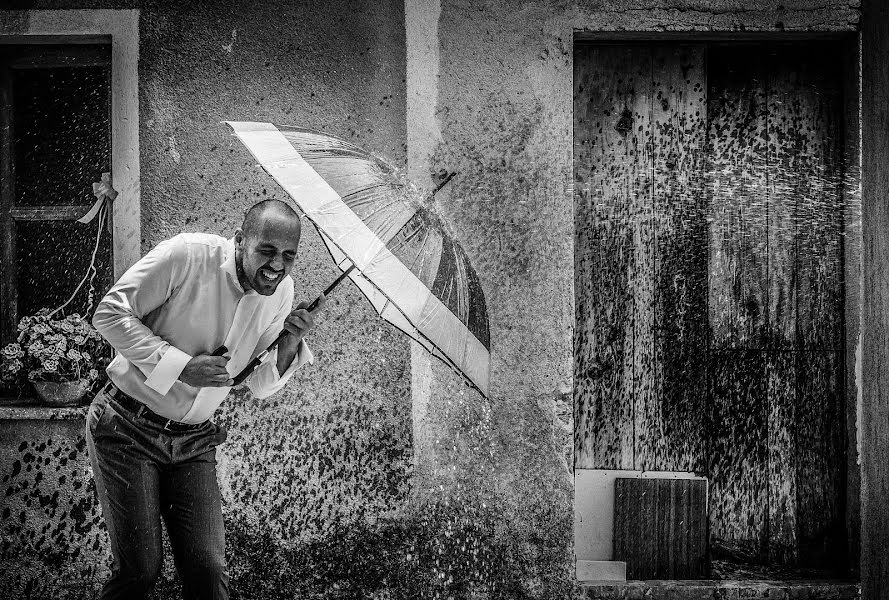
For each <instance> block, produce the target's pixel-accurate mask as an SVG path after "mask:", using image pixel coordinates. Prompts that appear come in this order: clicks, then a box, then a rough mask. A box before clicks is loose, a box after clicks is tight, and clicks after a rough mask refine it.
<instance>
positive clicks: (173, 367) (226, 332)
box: [93, 233, 314, 423]
mask: <svg viewBox="0 0 889 600" xmlns="http://www.w3.org/2000/svg"><path fill="white" fill-rule="evenodd" d="M234 248H235V243H234V240H233V239H225V238H223V237H220V236H218V235H210V234H201V233H183V234H180V235H177V236H176V237H173V238H171V239H169V240H166V241H163V242H161V243H160V244H158V245H157V247H155V248H154V249H153V250H151V252H149V253H148V254H146V255H145V256H144V257H143V258H142V259H141V260H139V262H137V263H136V264H135V265H133V266H132V267H130V269H129V270H127V272H126V273H124V275H123V277H121V278H120V280H119V281H118V282H117V283H116V284H115V285H114V287H112V288H111V290H110V291H109V292H108V294H107V295H106V296H105V298H104V299H102V301H101V302H100V303H99V306H98V308H97V309H96V314H95V316H94V317H93V325H95V327H96V329H97V330H98V331H99V333H101V334H102V335H103V336H104V337H105V339H107V340H108V342H109V343H110V344H111V345H112V346H113V347H114V348H115V349H116V350H117V356H116V357H115V358H114V360H113V361H111V364H110V365H108V368H107V369H106V371H107V373H108V376H109V377H110V378H111V381H113V382H114V384H115V385H116V386H117V387H118V388H120V389H121V391H123V392H124V393H126V394H129V395H130V396H132V397H133V398H135V399H137V400H139V401H141V402H143V403H144V404H145V405H146V406H148V408H149V409H151V410H152V411H154V412H156V413H157V414H159V415H161V416H164V417H166V418H168V419H174V420H176V421H180V422H183V423H201V422H203V421H206V420H207V419H209V418H210V417H211V416H212V415H213V412H214V411H215V410H216V409H217V408H218V407H219V405H220V404H221V403H222V401H223V400H224V399H225V397H226V396H227V395H228V392H229V390H230V389H231V388H228V387H221V388H214V387H208V388H195V387H192V386H190V385H188V384H186V383H183V382H181V381H179V375H180V374H181V373H182V370H183V369H184V368H185V365H186V364H187V363H188V361H190V360H191V359H192V357H194V356H197V355H199V354H209V353H211V352H213V351H214V350H215V349H216V348H218V347H219V346H220V345H222V344H223V343H224V344H225V346H226V347H227V348H228V350H229V354H228V355H229V356H231V359H230V360H229V362H228V365H227V368H228V372H229V373H230V374H231V375H232V376H234V375H236V374H237V373H238V372H239V371H240V370H241V369H242V368H243V367H244V366H246V365H247V363H249V362H250V361H251V360H252V359H253V358H254V357H255V356H257V355H258V354H259V353H261V352H262V351H263V350H264V349H265V348H266V347H267V346H268V345H269V344H270V343H271V342H272V340H274V339H275V338H276V337H277V336H278V334H279V333H281V330H282V329H283V327H284V321H285V319H286V318H287V315H288V314H290V311H291V310H292V305H293V280H292V279H291V278H290V277H284V279H282V280H281V283H280V284H278V288H277V289H276V290H275V293H274V294H273V295H271V296H262V295H260V294H257V293H256V292H255V291H254V290H247V291H246V292H245V291H244V289H243V288H242V287H241V284H240V283H239V282H238V275H237V271H236V269H235V251H234ZM313 360H314V358H313V356H312V352H311V351H310V350H309V348H308V346H307V345H306V344H305V342H302V343H300V345H299V349H298V351H297V355H296V358H294V360H293V362H292V363H291V365H290V366H289V367H288V368H287V370H286V371H284V373H281V374H279V373H278V367H277V361H278V352H277V348H275V349H274V350H273V351H272V352H270V353H269V354H268V356H266V358H265V359H264V360H263V361H262V363H261V364H260V365H259V366H258V367H257V368H256V370H255V371H254V372H253V373H252V374H251V375H250V377H248V378H247V380H246V381H245V383H246V384H247V385H248V386H249V388H250V390H251V391H252V392H253V394H254V395H255V396H257V397H258V398H265V397H266V396H269V395H271V394H273V393H275V392H276V391H278V390H279V389H281V388H282V387H283V386H284V384H285V383H286V382H287V380H288V379H290V377H291V375H293V373H294V372H295V371H296V369H298V368H299V367H300V366H301V365H303V364H305V363H307V362H309V363H311V362H313Z"/></svg>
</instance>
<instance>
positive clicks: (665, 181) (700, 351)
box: [637, 45, 709, 472]
mask: <svg viewBox="0 0 889 600" xmlns="http://www.w3.org/2000/svg"><path fill="white" fill-rule="evenodd" d="M653 52H654V56H653V69H652V73H653V79H654V82H653V83H654V88H653V91H652V98H653V104H652V155H653V160H654V212H655V238H656V253H655V258H656V265H655V270H656V276H657V287H656V293H655V321H656V340H655V343H656V346H655V358H654V364H655V369H654V373H655V375H656V376H657V380H656V383H655V386H654V389H655V392H656V397H655V398H654V399H653V400H654V402H655V403H656V405H657V406H658V408H659V411H654V410H649V413H648V414H649V417H648V419H647V422H649V423H651V422H654V421H655V420H657V421H660V423H661V425H660V427H659V428H657V429H655V428H654V427H649V428H643V431H648V432H651V433H653V432H655V431H657V432H658V433H659V434H661V435H662V436H663V441H662V442H660V443H655V442H654V441H646V437H648V438H650V437H651V433H649V434H648V435H647V436H646V435H645V434H643V435H642V436H640V437H641V439H640V446H641V447H642V448H645V449H649V448H651V449H655V448H656V449H657V450H658V452H657V454H656V455H655V454H654V453H653V452H651V454H652V456H651V458H649V459H647V460H645V459H643V460H642V461H641V465H642V467H643V468H645V467H646V465H647V466H648V468H653V469H657V470H662V471H693V472H703V470H704V468H705V460H704V449H703V446H702V439H703V438H702V432H701V428H702V426H703V424H702V415H703V412H704V408H705V406H706V404H707V398H706V396H707V370H706V368H705V367H706V351H707V338H708V335H709V332H708V330H707V202H706V196H705V194H704V177H703V174H704V168H705V162H706V159H705V145H706V138H707V120H706V118H707V103H706V102H707V83H706V73H705V58H706V52H705V48H704V46H703V45H682V46H672V47H671V46H666V47H656V48H655V49H654V51H653ZM637 431H638V428H637Z"/></svg>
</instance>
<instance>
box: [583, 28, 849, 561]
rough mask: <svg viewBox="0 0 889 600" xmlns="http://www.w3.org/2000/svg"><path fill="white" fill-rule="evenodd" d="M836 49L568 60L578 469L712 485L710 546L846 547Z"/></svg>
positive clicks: (594, 48)
mask: <svg viewBox="0 0 889 600" xmlns="http://www.w3.org/2000/svg"><path fill="white" fill-rule="evenodd" d="M841 55H842V53H841V52H839V51H837V49H836V48H835V47H833V46H832V45H830V44H820V45H811V44H806V45H799V44H797V45H794V46H790V45H768V46H765V45H757V46H739V45H733V46H727V45H722V46H721V45H715V44H707V45H705V44H698V45H675V44H674V45H657V46H653V45H645V46H643V45H623V46H604V45H586V46H577V48H576V51H575V90H574V91H575V130H574V139H575V148H574V149H575V185H576V192H577V193H576V221H575V222H576V240H575V265H576V274H575V290H576V292H575V294H576V311H577V312H576V330H575V412H576V416H577V418H576V421H575V464H576V467H577V468H595V469H615V468H623V469H642V470H664V471H695V472H699V473H703V474H705V475H707V476H708V478H709V480H710V498H709V510H710V528H711V541H712V543H713V546H714V550H715V551H716V553H717V555H719V552H723V553H726V554H729V555H734V556H736V557H743V558H748V559H752V560H754V561H761V562H769V563H772V564H782V565H783V564H803V565H812V566H815V565H822V564H824V563H827V562H830V561H832V560H834V559H835V558H836V557H835V554H836V552H838V551H839V552H841V553H843V554H844V552H843V551H842V550H838V549H843V548H844V544H843V540H842V535H843V514H844V506H843V497H844V485H843V482H844V480H845V475H844V471H843V465H844V460H843V450H842V449H843V443H844V442H843V431H844V416H843V415H844V412H845V411H844V404H843V403H844V400H843V383H842V369H843V367H842V365H843V364H844V360H843V339H842V336H843V296H844V289H843V281H842V250H843V249H842V230H843V201H842V197H841V189H842V186H841V178H842V165H841V160H840V157H841V152H840V150H841V140H842V131H841V115H842V114H843V111H842V97H841V94H840V91H839V90H841V89H842V87H841V85H840V83H841V79H840V77H841V72H840V67H839V57H840V56H841Z"/></svg>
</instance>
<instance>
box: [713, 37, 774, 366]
mask: <svg viewBox="0 0 889 600" xmlns="http://www.w3.org/2000/svg"><path fill="white" fill-rule="evenodd" d="M762 54H763V53H762V51H761V50H756V49H753V48H751V49H749V50H746V49H745V51H744V52H743V53H742V52H739V51H738V50H737V49H735V48H725V47H720V46H714V47H712V48H711V49H710V51H709V58H708V61H709V64H710V68H709V69H708V87H709V90H710V91H709V106H708V120H709V123H708V132H707V149H708V157H707V158H708V170H707V183H708V188H709V189H708V193H709V196H710V217H711V226H710V240H709V241H710V244H709V253H710V254H709V265H710V278H709V294H708V298H709V314H710V327H711V329H712V344H713V346H714V347H716V348H750V347H752V344H755V343H756V341H757V340H758V339H759V334H760V332H761V331H762V329H763V326H764V324H765V310H766V292H767V289H766V281H767V268H768V265H767V262H766V256H767V248H768V236H767V214H768V207H767V196H768V180H767V175H766V137H767V132H766V90H765V83H766V82H765V73H764V64H765V63H764V58H765V57H764V56H763V55H762Z"/></svg>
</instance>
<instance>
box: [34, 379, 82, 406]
mask: <svg viewBox="0 0 889 600" xmlns="http://www.w3.org/2000/svg"><path fill="white" fill-rule="evenodd" d="M31 384H32V385H33V386H34V389H35V390H36V391H37V395H38V396H40V399H41V400H42V401H43V403H44V404H46V405H47V406H78V405H79V404H80V401H81V400H83V397H84V396H86V393H87V392H88V391H89V389H90V382H89V381H87V380H85V379H78V380H75V381H61V382H55V381H32V382H31Z"/></svg>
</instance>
